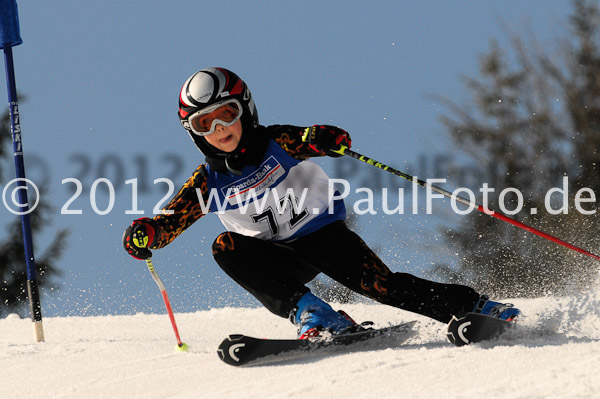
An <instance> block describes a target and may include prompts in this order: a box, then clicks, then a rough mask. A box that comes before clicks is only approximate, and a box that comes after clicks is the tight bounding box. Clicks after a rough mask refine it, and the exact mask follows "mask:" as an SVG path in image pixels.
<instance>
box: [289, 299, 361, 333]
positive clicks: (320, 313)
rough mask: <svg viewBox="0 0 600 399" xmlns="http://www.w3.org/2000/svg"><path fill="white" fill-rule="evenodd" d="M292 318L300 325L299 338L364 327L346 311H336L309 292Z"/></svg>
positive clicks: (298, 304) (297, 306)
mask: <svg viewBox="0 0 600 399" xmlns="http://www.w3.org/2000/svg"><path fill="white" fill-rule="evenodd" d="M290 320H291V321H292V322H293V323H294V324H295V325H296V326H298V338H299V339H309V338H310V339H314V338H316V337H319V338H324V339H326V338H327V337H331V336H332V335H338V334H343V333H345V332H354V331H358V330H360V329H362V327H361V326H358V325H357V324H356V322H355V321H354V320H352V319H351V318H350V316H348V315H347V314H346V313H345V312H343V311H340V312H336V311H335V310H333V308H332V307H331V306H329V304H327V303H326V302H324V301H322V300H321V299H319V298H317V297H316V296H314V295H313V294H311V293H310V292H307V293H306V294H304V295H303V296H302V298H300V300H299V301H298V303H297V304H296V309H295V311H292V313H290Z"/></svg>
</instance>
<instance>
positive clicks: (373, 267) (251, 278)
mask: <svg viewBox="0 0 600 399" xmlns="http://www.w3.org/2000/svg"><path fill="white" fill-rule="evenodd" d="M212 251H213V256H214V258H215V260H216V261H217V263H218V264H219V266H220V267H221V268H222V269H223V270H224V271H225V273H227V274H228V275H229V276H230V277H231V278H233V279H234V280H235V281H236V282H237V283H238V284H239V285H241V286H242V287H244V288H245V289H246V290H247V291H249V292H250V293H251V294H252V295H254V296H255V297H256V298H257V299H258V300H259V301H260V302H261V303H262V304H263V305H264V306H265V307H266V308H267V309H269V310H270V311H271V312H273V313H275V314H277V315H279V316H281V317H289V314H290V313H291V312H293V311H295V306H296V303H297V302H298V300H299V299H300V298H301V297H302V295H304V294H305V293H306V292H308V291H309V289H308V288H307V287H306V285H305V284H306V283H308V282H309V281H311V280H312V279H313V278H315V277H316V276H317V275H318V274H319V273H324V274H326V275H327V276H329V277H331V278H332V279H333V280H335V281H337V282H338V283H340V284H342V285H344V286H346V287H348V288H349V289H351V290H352V291H354V292H356V293H358V294H361V295H364V296H366V297H368V298H371V299H374V300H376V301H378V302H380V303H383V304H386V305H391V306H395V307H397V308H400V309H404V310H408V311H411V312H415V313H418V314H422V315H424V316H428V317H431V318H433V319H435V320H438V321H441V322H443V323H447V322H449V321H450V319H451V317H452V315H455V314H459V313H462V312H468V311H471V310H472V309H473V307H474V306H475V303H476V302H477V301H478V299H479V294H478V293H477V292H475V290H473V289H472V288H469V287H466V286H463V285H457V284H442V283H436V282H433V281H429V280H424V279H421V278H418V277H416V276H413V275H411V274H408V273H397V272H392V271H391V270H390V269H389V268H388V267H387V266H386V265H385V264H384V263H383V262H382V261H381V259H379V257H378V256H377V255H376V254H375V253H374V252H373V251H372V250H371V249H370V248H369V247H368V246H367V244H365V242H364V241H363V240H362V239H361V238H360V237H359V236H358V235H357V234H356V233H354V232H352V231H351V230H349V229H348V228H347V227H346V224H345V223H344V222H343V221H338V222H334V223H331V224H329V225H327V226H325V227H323V228H321V229H320V230H318V231H316V232H314V233H311V234H308V235H306V236H304V237H301V238H298V239H297V240H294V241H291V242H287V243H275V242H272V241H264V240H260V239H257V238H253V237H247V236H244V235H241V234H238V233H233V232H225V233H222V234H221V235H219V236H218V237H217V239H216V240H215V242H214V243H213V247H212Z"/></svg>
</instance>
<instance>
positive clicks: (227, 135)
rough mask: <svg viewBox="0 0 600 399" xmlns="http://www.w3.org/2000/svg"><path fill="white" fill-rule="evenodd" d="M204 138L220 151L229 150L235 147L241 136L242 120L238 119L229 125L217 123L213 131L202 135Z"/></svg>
mask: <svg viewBox="0 0 600 399" xmlns="http://www.w3.org/2000/svg"><path fill="white" fill-rule="evenodd" d="M204 138H205V139H206V141H207V142H208V144H210V145H212V146H213V147H215V148H217V149H219V150H221V151H225V152H231V151H233V150H235V149H236V148H237V146H238V144H239V143H240V139H241V138H242V121H241V120H238V121H237V122H236V123H234V124H233V125H231V126H223V125H221V124H217V126H216V127H215V132H214V133H212V134H209V135H208V136H204Z"/></svg>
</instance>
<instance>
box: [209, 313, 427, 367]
mask: <svg viewBox="0 0 600 399" xmlns="http://www.w3.org/2000/svg"><path fill="white" fill-rule="evenodd" d="M414 324H415V321H410V322H406V323H402V324H398V325H395V326H390V327H383V328H378V329H367V330H364V331H359V332H355V333H348V334H341V335H336V336H333V337H332V338H330V339H326V340H325V339H323V340H310V339H264V338H254V337H249V336H247V335H241V334H234V335H229V336H228V337H227V338H225V339H224V340H223V342H221V344H220V345H219V349H218V350H217V353H218V355H219V358H220V359H221V360H222V361H224V362H225V363H227V364H229V365H231V366H242V365H247V364H256V363H259V362H262V363H266V362H269V361H270V362H276V361H283V360H290V359H292V358H297V357H302V356H306V355H310V354H313V353H317V352H318V353H322V352H324V351H325V350H326V349H332V348H339V347H345V346H349V345H352V344H355V343H358V342H364V341H368V340H371V339H374V338H384V337H390V338H394V344H395V345H397V344H399V343H401V342H404V341H405V340H406V339H407V338H409V337H410V336H411V330H412V327H413V325H414Z"/></svg>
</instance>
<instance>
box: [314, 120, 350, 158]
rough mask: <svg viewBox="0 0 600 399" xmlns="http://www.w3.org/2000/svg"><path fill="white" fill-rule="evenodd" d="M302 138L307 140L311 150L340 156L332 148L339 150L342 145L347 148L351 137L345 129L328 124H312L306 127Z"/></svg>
mask: <svg viewBox="0 0 600 399" xmlns="http://www.w3.org/2000/svg"><path fill="white" fill-rule="evenodd" d="M302 140H304V141H306V142H308V143H309V146H310V147H311V148H312V149H313V150H315V151H317V152H321V153H323V154H325V155H329V156H331V157H341V156H342V154H339V153H336V152H333V151H332V150H339V149H340V148H341V147H340V146H342V145H344V146H346V147H348V148H350V147H351V145H352V139H351V138H350V135H349V134H348V132H347V131H345V130H343V129H340V128H339V127H335V126H329V125H314V126H311V127H309V128H306V130H305V132H304V137H302Z"/></svg>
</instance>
